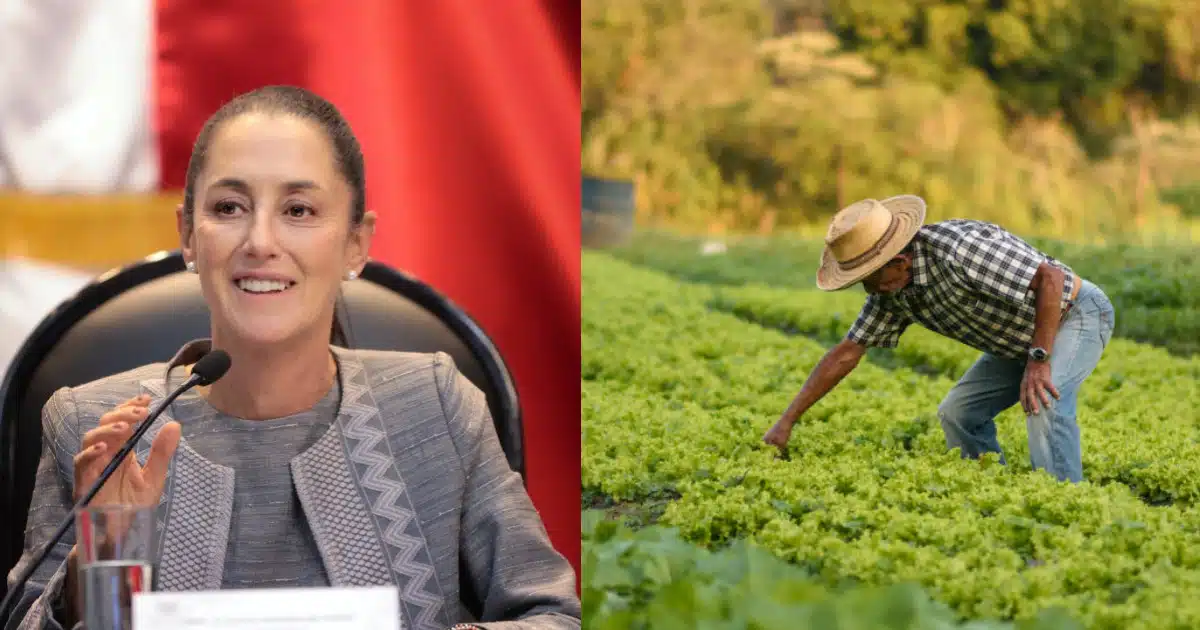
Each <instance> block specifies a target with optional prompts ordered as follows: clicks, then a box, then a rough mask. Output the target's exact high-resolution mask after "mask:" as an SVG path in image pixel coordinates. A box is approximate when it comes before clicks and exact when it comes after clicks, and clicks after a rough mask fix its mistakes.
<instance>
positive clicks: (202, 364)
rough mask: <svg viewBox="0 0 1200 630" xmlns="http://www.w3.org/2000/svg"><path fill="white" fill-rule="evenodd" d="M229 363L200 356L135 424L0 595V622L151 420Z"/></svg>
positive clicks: (216, 353) (220, 355) (215, 355)
mask: <svg viewBox="0 0 1200 630" xmlns="http://www.w3.org/2000/svg"><path fill="white" fill-rule="evenodd" d="M229 364H230V359H229V353H227V352H225V351H224V350H213V351H211V352H209V353H208V354H206V355H204V356H203V357H200V360H199V361H196V364H195V365H193V366H192V374H191V376H189V377H188V379H187V380H186V381H184V382H183V384H181V385H180V386H179V387H177V388H175V390H174V391H172V392H171V394H170V395H169V396H167V397H166V398H164V399H163V401H162V402H160V403H159V404H158V406H157V407H155V408H154V410H153V411H151V412H150V413H149V414H148V415H147V416H146V419H145V420H143V421H142V423H141V424H140V425H138V428H137V431H134V432H133V435H132V436H130V438H129V439H128V440H126V441H125V445H124V446H122V447H121V450H119V451H117V454H116V455H114V456H113V458H112V461H110V462H109V463H108V466H106V467H105V468H104V472H102V473H100V477H99V478H97V479H96V481H95V482H93V483H92V486H91V487H90V488H88V491H87V492H85V493H84V494H83V496H81V497H80V498H79V500H78V501H76V502H75V505H74V506H73V507H72V508H71V511H70V513H69V514H67V517H66V518H64V519H63V521H62V523H61V524H60V525H59V526H58V531H56V532H55V533H54V536H53V537H51V538H50V540H49V541H47V542H46V545H45V546H44V547H42V550H41V551H40V552H38V555H37V557H36V559H34V561H33V562H31V563H29V565H28V566H26V567H25V570H24V571H23V572H22V573H21V575H20V577H18V578H17V580H16V581H15V582H13V585H12V588H10V589H9V591H8V594H7V595H5V596H4V601H3V602H2V603H0V620H3V621H4V622H5V623H7V622H8V614H9V606H11V605H12V604H13V603H14V602H15V601H16V598H17V593H20V592H22V591H24V590H25V582H27V581H29V577H30V576H31V575H33V572H34V570H35V569H37V567H38V566H39V565H41V564H42V561H44V560H45V559H46V556H47V555H48V554H49V553H50V550H51V549H53V548H54V545H56V544H58V541H60V540H62V537H63V536H65V535H66V533H67V530H68V529H70V528H71V525H72V524H74V522H75V512H77V511H78V510H79V509H80V508H83V507H87V505H88V503H90V502H91V500H92V499H93V498H94V497H95V496H96V493H97V492H99V491H100V488H101V487H103V486H104V483H105V482H106V481H108V478H109V477H112V475H113V473H115V472H116V471H117V468H119V467H120V466H121V463H122V462H124V461H125V458H126V457H127V456H128V455H129V453H130V451H132V450H133V447H134V446H135V445H136V444H137V442H138V440H140V439H142V436H143V435H145V434H146V431H148V430H149V429H150V425H152V424H154V421H155V420H156V419H157V418H158V416H159V414H161V413H162V412H163V410H164V409H166V408H167V406H169V405H170V404H171V403H173V402H175V399H176V398H179V396H181V395H182V394H183V393H184V392H186V391H187V390H189V389H191V388H193V387H196V386H197V385H199V386H204V385H211V384H213V383H215V382H216V381H217V380H218V379H220V378H221V377H222V376H225V372H227V371H229Z"/></svg>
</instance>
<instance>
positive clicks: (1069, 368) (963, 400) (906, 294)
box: [763, 195, 1114, 482]
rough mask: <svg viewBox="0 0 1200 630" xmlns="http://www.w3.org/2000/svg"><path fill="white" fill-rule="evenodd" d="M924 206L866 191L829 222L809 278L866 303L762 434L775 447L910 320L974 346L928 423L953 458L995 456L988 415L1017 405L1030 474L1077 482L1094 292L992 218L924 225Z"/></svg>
mask: <svg viewBox="0 0 1200 630" xmlns="http://www.w3.org/2000/svg"><path fill="white" fill-rule="evenodd" d="M924 219H925V202H924V200H922V199H921V198H920V197H916V196H913V195H901V196H897V197H892V198H890V199H884V200H883V201H877V200H874V199H866V200H863V201H859V202H857V203H855V204H853V205H851V206H849V207H847V208H844V209H842V210H841V211H840V212H838V213H837V215H836V216H834V217H833V221H832V222H831V224H830V227H829V231H828V233H827V235H826V237H825V251H824V253H823V255H822V260H821V266H820V268H819V269H818V270H817V287H818V288H820V289H823V290H825V291H837V290H840V289H845V288H847V287H850V286H853V285H854V284H857V283H859V282H861V283H862V284H863V287H864V288H865V289H866V292H867V294H868V295H867V299H866V303H865V304H864V305H863V308H862V311H861V312H860V313H859V315H858V318H857V320H856V321H855V322H854V324H853V325H851V326H850V330H849V332H848V333H847V334H846V337H845V338H844V339H843V340H842V341H841V342H839V343H838V344H837V345H835V346H834V347H833V348H832V349H831V350H829V351H828V352H827V353H826V354H825V356H824V357H823V358H822V359H821V361H820V362H819V363H817V366H816V368H815V369H814V370H813V372H812V374H811V375H810V376H809V377H808V380H807V382H805V384H804V387H803V388H802V389H801V390H800V393H799V394H798V395H797V396H796V398H795V400H793V401H792V404H791V405H789V406H788V408H787V410H786V411H784V412H783V416H782V417H781V418H780V419H779V420H778V421H777V422H776V423H775V425H774V426H772V427H771V429H770V430H768V431H767V433H766V435H765V436H764V437H763V441H764V442H766V443H767V444H773V445H775V446H777V447H779V448H780V450H784V449H785V448H786V446H787V443H788V439H789V438H790V437H791V433H792V427H793V426H794V425H795V423H796V421H797V420H798V419H799V417H800V416H801V415H802V414H804V412H806V411H808V409H809V408H810V407H812V405H813V404H814V403H816V402H817V401H818V400H820V399H821V397H823V396H824V395H825V394H826V393H828V392H829V390H831V389H832V388H833V387H834V386H835V385H836V384H837V383H839V382H840V381H841V380H842V379H843V378H844V377H845V376H846V375H847V374H849V373H850V372H851V370H853V369H854V368H855V366H857V365H858V362H859V361H860V360H861V359H862V356H863V353H864V352H866V349H867V348H868V347H872V346H874V347H880V348H894V347H896V345H897V342H898V341H899V340H900V336H901V335H902V334H903V333H904V331H905V329H907V328H908V326H909V324H912V323H917V324H920V325H922V326H924V327H926V328H928V329H929V330H932V331H934V332H936V333H939V334H941V335H944V336H946V337H950V338H951V339H955V340H957V341H960V342H962V343H964V344H966V345H968V346H971V347H973V348H975V349H977V350H979V351H981V352H982V353H983V354H982V356H980V357H979V359H978V360H977V361H976V362H975V364H974V365H973V366H971V368H970V369H968V370H967V372H966V373H965V374H964V375H963V376H962V378H961V379H960V380H959V381H958V383H957V384H955V385H954V387H953V388H951V389H950V392H949V393H948V394H947V395H946V397H945V399H944V400H943V401H942V403H941V405H939V406H938V418H939V419H940V420H941V423H942V431H943V432H944V433H945V435H946V444H947V446H948V447H949V448H951V449H953V448H955V447H958V448H960V449H961V453H962V455H963V457H972V458H978V457H979V456H980V455H982V454H983V453H985V452H989V451H990V452H995V453H999V454H1000V461H1001V462H1002V463H1003V462H1004V461H1005V460H1004V454H1003V452H1002V451H1001V449H1000V443H999V442H998V441H997V440H996V424H995V421H994V419H995V417H996V416H997V415H998V414H999V413H1000V412H1002V411H1004V410H1005V409H1007V408H1009V407H1011V406H1012V405H1013V404H1014V403H1017V402H1018V401H1019V402H1020V403H1021V407H1022V409H1024V411H1025V419H1026V429H1027V431H1028V435H1029V456H1030V460H1031V463H1032V465H1033V467H1034V468H1035V469H1041V470H1045V471H1047V472H1049V473H1050V474H1052V475H1054V476H1055V477H1056V478H1058V479H1059V480H1060V481H1062V480H1070V481H1071V482H1079V481H1081V480H1082V479H1083V465H1082V462H1081V457H1082V456H1081V452H1080V440H1079V426H1078V425H1077V423H1076V420H1075V413H1076V410H1075V407H1076V403H1077V401H1078V398H1079V388H1080V386H1081V385H1082V384H1083V381H1084V380H1085V379H1086V378H1087V377H1088V376H1089V375H1090V374H1091V373H1092V370H1093V369H1095V367H1096V364H1097V363H1098V362H1099V361H1100V355H1101V353H1102V352H1103V351H1104V348H1105V346H1106V345H1108V341H1109V339H1110V338H1111V336H1112V330H1113V321H1114V314H1113V306H1112V303H1111V302H1109V300H1108V297H1107V296H1106V295H1105V294H1104V292H1103V291H1102V290H1100V288H1099V287H1097V286H1096V285H1094V284H1092V283H1091V282H1089V281H1087V280H1083V279H1081V278H1080V277H1079V276H1078V275H1076V274H1075V272H1073V271H1072V270H1071V269H1070V268H1069V267H1067V266H1066V265H1064V264H1062V263H1061V262H1059V261H1057V260H1054V259H1053V258H1051V257H1049V256H1047V255H1046V254H1044V253H1042V252H1040V251H1038V250H1037V249H1035V248H1033V247H1032V246H1030V245H1029V244H1028V243H1026V242H1025V241H1023V240H1021V239H1020V238H1018V237H1017V236H1014V235H1013V234H1011V233H1009V232H1007V231H1005V230H1004V229H1002V228H1000V227H999V226H997V225H994V224H991V223H985V222H982V221H972V220H966V219H951V220H948V221H942V222H940V223H931V224H929V225H922V224H923V222H924Z"/></svg>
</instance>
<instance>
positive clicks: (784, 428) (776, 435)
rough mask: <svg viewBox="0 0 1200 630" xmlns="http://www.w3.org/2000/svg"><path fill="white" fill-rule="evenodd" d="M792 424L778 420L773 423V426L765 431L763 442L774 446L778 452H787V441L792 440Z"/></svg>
mask: <svg viewBox="0 0 1200 630" xmlns="http://www.w3.org/2000/svg"><path fill="white" fill-rule="evenodd" d="M792 424H793V423H792V422H789V421H787V420H785V419H783V418H780V419H779V420H777V421H776V422H775V425H774V426H772V427H771V428H770V429H768V430H767V433H766V435H764V436H763V442H766V443H767V444H770V445H772V446H775V447H777V448H778V449H779V452H781V453H784V452H786V451H787V445H788V440H790V439H791V438H792Z"/></svg>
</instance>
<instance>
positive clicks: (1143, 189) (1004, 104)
mask: <svg viewBox="0 0 1200 630" xmlns="http://www.w3.org/2000/svg"><path fill="white" fill-rule="evenodd" d="M582 29H583V34H582V35H583V85H582V99H583V115H582V155H581V160H582V167H583V171H584V172H585V173H588V174H593V175H598V176H607V177H621V178H631V179H633V180H634V181H635V182H636V183H637V187H638V188H637V189H638V200H637V203H638V212H639V217H638V218H639V222H640V223H642V224H643V225H646V224H663V223H665V224H669V225H672V226H675V227H683V228H687V229H698V230H711V229H732V230H760V231H770V230H773V229H775V228H776V227H792V226H800V225H812V224H819V223H820V221H821V219H823V218H825V217H827V216H829V215H830V214H832V212H833V211H835V210H836V209H837V207H840V206H841V205H844V204H847V203H849V202H852V201H853V200H855V199H859V198H863V197H877V198H878V197H884V196H888V195H891V194H899V193H906V192H911V193H916V194H920V195H922V196H924V197H925V198H926V199H927V200H928V201H929V203H930V213H931V216H930V219H931V220H938V219H941V218H948V217H951V216H968V217H971V218H977V219H984V220H992V221H997V222H1001V223H1003V224H1004V225H1005V226H1006V227H1008V228H1010V229H1013V230H1015V231H1018V232H1022V233H1032V232H1038V233H1047V234H1055V235H1058V236H1104V237H1113V236H1118V235H1122V234H1128V233H1129V232H1130V231H1133V230H1136V231H1142V232H1145V231H1151V232H1155V231H1157V232H1176V233H1178V232H1179V230H1180V227H1179V226H1180V223H1179V220H1180V215H1181V212H1180V208H1181V205H1182V206H1184V207H1185V209H1186V208H1187V204H1189V203H1195V201H1194V199H1195V193H1194V192H1193V193H1192V194H1190V195H1189V194H1187V193H1177V194H1173V195H1172V194H1166V195H1160V194H1159V192H1158V191H1159V190H1160V189H1174V188H1176V187H1179V186H1186V185H1188V184H1190V183H1192V182H1191V181H1190V180H1189V177H1191V178H1192V179H1194V175H1191V173H1193V172H1194V170H1195V167H1197V166H1200V133H1197V127H1196V125H1194V124H1186V123H1185V122H1181V123H1165V122H1163V121H1162V119H1163V118H1165V117H1181V116H1182V117H1186V116H1188V115H1190V114H1192V113H1193V109H1194V107H1195V103H1196V98H1195V97H1196V94H1197V86H1198V85H1200V83H1198V81H1197V79H1198V76H1200V37H1197V36H1196V34H1197V33H1200V3H1198V2H1194V1H1192V0H1131V1H1127V0H1096V1H1094V2H1074V1H1073V2H1064V1H1062V0H1007V1H1005V0H989V1H985V0H904V1H895V2H878V1H876V0H829V2H817V1H814V0H774V1H763V0H611V1H609V2H585V3H584V5H583V23H582ZM1177 204H1179V205H1177ZM1187 212H1192V210H1190V209H1187Z"/></svg>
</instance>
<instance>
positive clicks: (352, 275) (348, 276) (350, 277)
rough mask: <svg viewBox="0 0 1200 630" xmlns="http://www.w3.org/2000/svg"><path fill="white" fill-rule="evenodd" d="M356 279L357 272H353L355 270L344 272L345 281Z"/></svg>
mask: <svg viewBox="0 0 1200 630" xmlns="http://www.w3.org/2000/svg"><path fill="white" fill-rule="evenodd" d="M357 277H358V272H357V271H355V270H353V269H351V270H350V271H348V272H346V279H347V280H353V279H355V278H357Z"/></svg>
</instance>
